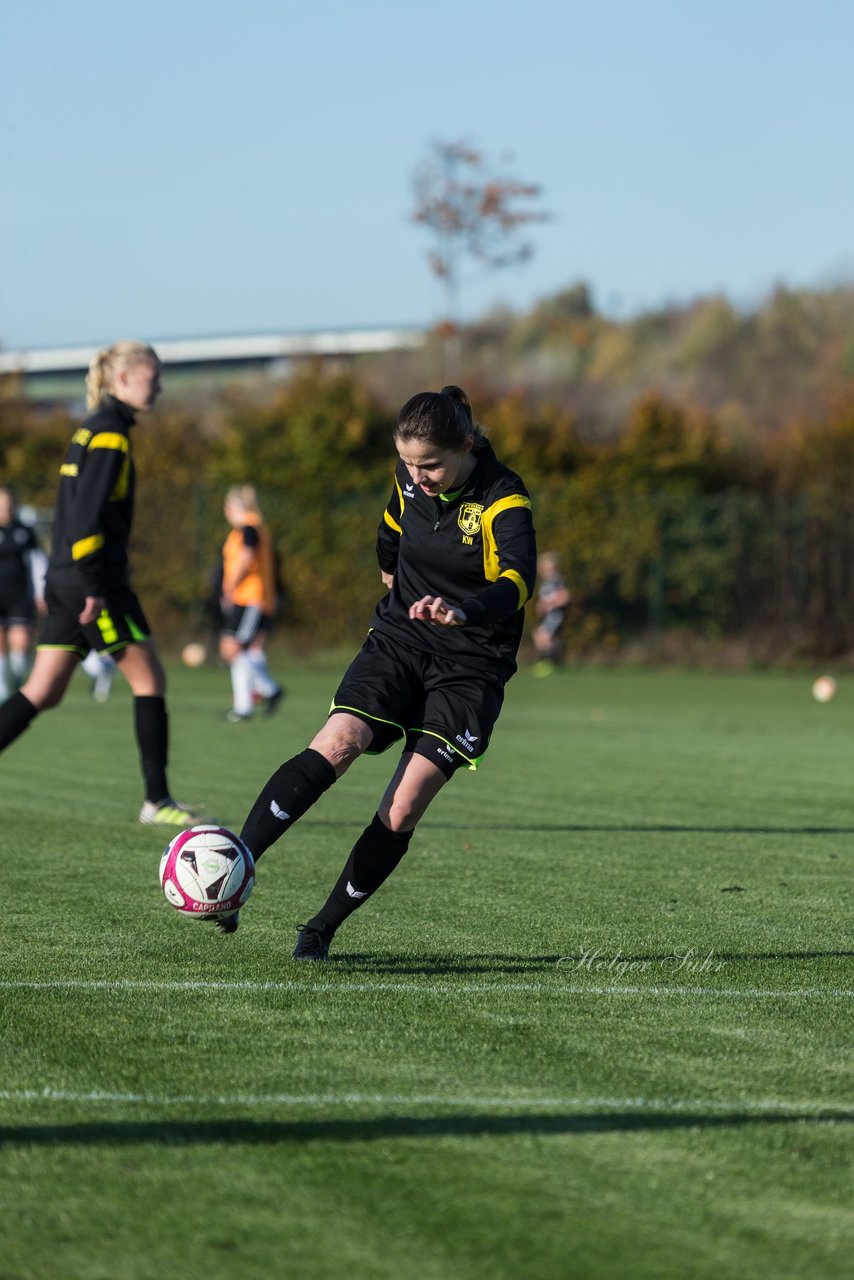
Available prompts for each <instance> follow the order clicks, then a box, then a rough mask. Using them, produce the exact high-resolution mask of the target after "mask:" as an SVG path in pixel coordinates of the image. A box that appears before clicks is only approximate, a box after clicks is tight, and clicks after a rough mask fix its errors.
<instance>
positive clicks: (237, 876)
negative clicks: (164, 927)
mask: <svg viewBox="0 0 854 1280" xmlns="http://www.w3.org/2000/svg"><path fill="white" fill-rule="evenodd" d="M160 884H161V886H162V888H163V892H164V893H165V895H166V900H167V902H171V904H172V906H173V907H174V908H175V910H176V911H180V912H181V914H182V915H184V916H190V917H194V918H195V919H197V920H203V919H204V918H205V917H206V916H230V915H234V912H235V911H238V910H239V909H240V907H242V906H243V904H244V902H245V901H246V899H247V898H248V897H249V895H250V893H251V892H252V886H253V885H254V884H255V863H254V861H253V859H252V854H251V853H250V852H249V850H248V849H247V848H246V845H245V844H244V843H243V841H242V840H241V839H240V836H236V835H235V834H234V833H233V832H232V831H228V830H226V828H225V827H215V826H202V827H190V828H189V830H187V831H179V833H178V835H177V836H175V837H174V839H172V840H170V841H169V843H168V844H167V846H166V848H165V849H164V850H163V856H162V857H161V859H160Z"/></svg>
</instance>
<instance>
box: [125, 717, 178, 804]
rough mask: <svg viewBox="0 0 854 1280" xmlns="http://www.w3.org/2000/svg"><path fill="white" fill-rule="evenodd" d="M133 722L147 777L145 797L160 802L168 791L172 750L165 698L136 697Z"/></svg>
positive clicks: (142, 767)
mask: <svg viewBox="0 0 854 1280" xmlns="http://www.w3.org/2000/svg"><path fill="white" fill-rule="evenodd" d="M133 722H134V729H135V731H136V742H137V746H138V747H139V763H140V767H141V769H142V776H143V779H144V781H145V798H146V800H151V801H153V802H154V803H155V804H157V802H158V801H160V800H165V799H166V797H167V796H168V795H169V786H168V784H167V782H166V763H167V756H168V754H169V717H168V716H167V714H166V702H165V700H164V699H163V698H157V697H145V698H134V700H133Z"/></svg>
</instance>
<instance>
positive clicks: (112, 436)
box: [89, 431, 128, 453]
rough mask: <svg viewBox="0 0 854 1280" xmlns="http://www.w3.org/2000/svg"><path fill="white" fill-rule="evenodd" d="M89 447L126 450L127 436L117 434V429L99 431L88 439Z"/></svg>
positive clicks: (125, 451)
mask: <svg viewBox="0 0 854 1280" xmlns="http://www.w3.org/2000/svg"><path fill="white" fill-rule="evenodd" d="M89 448H90V449H118V450H119V451H120V452H121V453H127V451H128V438H127V436H122V435H119V433H118V431H99V432H98V434H97V435H96V436H93V437H92V439H91V440H90V441H89Z"/></svg>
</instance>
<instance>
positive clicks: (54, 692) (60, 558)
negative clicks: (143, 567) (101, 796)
mask: <svg viewBox="0 0 854 1280" xmlns="http://www.w3.org/2000/svg"><path fill="white" fill-rule="evenodd" d="M86 386H87V397H86V398H87V404H88V407H89V409H91V410H92V412H91V414H90V416H89V417H88V418H87V419H86V420H85V422H84V423H83V425H82V426H80V427H78V429H77V430H76V431H75V432H74V434H73V436H72V437H71V443H70V445H69V447H68V452H67V453H66V455H65V461H64V462H63V464H62V466H61V467H60V469H59V474H60V480H59V490H58V494H57V500H56V512H55V516H54V524H53V550H52V552H51V556H50V563H49V565H48V571H47V578H46V581H45V603H46V605H47V616H46V617H45V619H44V622H43V624H42V629H41V634H40V636H39V644H38V647H37V650H36V660H35V662H34V664H33V669H32V671H31V672H30V675H29V678H28V679H27V681H26V683H25V684H24V685H22V687H21V689H20V690H19V692H18V693H16V694H14V696H13V697H11V698H10V699H9V700H8V702H6V703H4V704H3V706H2V707H0V751H2V750H3V748H4V747H8V746H9V744H10V743H12V742H14V741H15V739H16V738H18V737H19V736H20V735H21V734H22V733H23V732H24V730H25V729H26V728H27V727H28V726H29V724H30V723H31V721H32V720H33V719H34V718H35V717H36V716H37V715H38V714H39V712H40V711H46V710H48V708H50V707H55V706H57V705H58V704H59V703H60V702H61V701H62V698H63V697H64V695H65V691H66V689H67V688H68V684H69V681H70V680H71V677H72V675H73V673H74V671H75V669H76V667H77V664H78V663H79V662H80V661H81V659H82V658H85V656H86V654H87V653H88V652H89V650H90V649H95V650H96V651H97V652H98V653H109V654H112V655H113V657H114V658H115V659H116V661H117V663H118V665H119V670H120V671H121V673H122V675H123V676H124V677H125V679H126V680H127V682H128V684H129V685H130V687H131V689H132V691H133V695H134V700H133V706H134V728H135V733H136V740H137V744H138V747H139V755H140V763H141V767H142V775H143V779H144V782H145V802H144V803H143V806H142V809H141V810H140V813H139V821H140V822H143V823H146V824H154V825H157V826H166V827H185V826H193V825H194V824H195V823H197V822H201V821H203V820H204V819H203V818H202V816H201V815H200V814H197V813H194V812H193V811H192V810H191V809H189V808H188V807H187V806H186V805H181V804H176V803H175V801H174V800H173V799H172V797H171V795H170V792H169V787H168V784H167V781H166V763H167V744H168V726H167V716H166V703H165V693H166V678H165V675H164V672H163V668H162V666H161V665H160V660H159V659H158V657H157V653H156V651H155V648H154V645H153V642H152V640H151V636H150V634H149V626H148V622H147V621H146V617H145V614H144V613H143V611H142V607H141V605H140V603H139V600H138V599H137V597H136V595H135V594H134V592H133V591H132V590H131V587H130V582H129V576H128V556H127V546H128V538H129V536H130V529H131V521H132V518H133V503H134V488H135V470H134V465H133V455H132V452H131V439H130V432H131V428H132V426H133V424H134V420H135V418H136V415H137V413H147V412H148V411H149V410H150V409H152V408H153V407H154V403H155V401H156V400H157V397H158V395H159V394H160V361H159V360H158V357H157V354H156V352H155V351H154V350H153V348H151V347H148V346H145V345H143V344H142V343H140V342H116V343H114V344H113V346H111V347H108V348H107V349H105V350H103V351H99V352H98V354H97V355H96V356H95V358H94V359H93V361H92V364H91V365H90V367H89V376H88V378H87V384H86Z"/></svg>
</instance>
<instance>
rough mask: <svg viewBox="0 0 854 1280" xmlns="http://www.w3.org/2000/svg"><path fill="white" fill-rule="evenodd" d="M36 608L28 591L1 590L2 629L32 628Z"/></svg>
mask: <svg viewBox="0 0 854 1280" xmlns="http://www.w3.org/2000/svg"><path fill="white" fill-rule="evenodd" d="M35 620H36V606H35V604H34V602H33V597H32V596H31V595H30V593H29V592H28V591H15V590H9V591H2V590H0V627H31V626H32V625H33V623H34V622H35Z"/></svg>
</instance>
